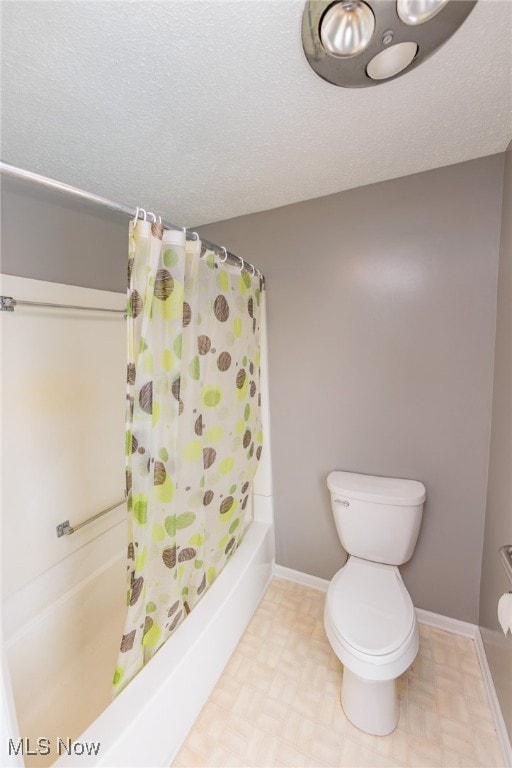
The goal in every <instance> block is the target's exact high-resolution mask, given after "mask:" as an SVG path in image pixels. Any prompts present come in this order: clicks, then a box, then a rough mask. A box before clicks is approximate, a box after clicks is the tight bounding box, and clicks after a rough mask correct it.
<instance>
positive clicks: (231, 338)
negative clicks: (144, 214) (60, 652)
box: [114, 221, 263, 694]
mask: <svg viewBox="0 0 512 768" xmlns="http://www.w3.org/2000/svg"><path fill="white" fill-rule="evenodd" d="M178 239H179V238H177V235H176V232H164V231H163V228H162V227H161V225H159V224H158V223H151V222H145V221H139V222H137V225H136V226H135V227H134V226H133V223H131V224H130V232H129V254H128V281H129V282H128V297H127V306H128V318H127V329H128V333H127V339H128V366H127V370H128V376H127V381H128V383H127V400H126V402H127V406H126V477H127V494H128V495H127V506H128V559H127V566H128V567H127V574H128V604H129V605H128V613H127V618H126V624H125V628H124V634H123V637H122V639H121V648H120V652H119V656H118V660H117V665H116V671H115V675H114V693H115V694H116V693H118V692H119V691H120V690H122V688H124V687H125V686H126V684H127V683H128V682H129V681H130V680H131V679H132V678H133V677H134V676H135V675H136V674H137V672H138V671H139V670H140V669H141V668H142V667H143V665H144V664H146V663H147V662H148V661H149V660H150V659H151V658H152V656H153V655H154V654H155V653H156V652H157V651H158V649H159V648H160V647H161V645H162V644H163V643H164V642H165V641H166V639H167V638H168V637H169V636H170V634H171V633H172V632H173V631H174V630H175V629H176V628H177V627H178V626H179V624H180V623H181V622H182V621H183V620H184V619H185V618H186V616H187V615H188V613H189V612H190V610H193V608H194V606H195V605H196V603H197V602H198V600H200V598H201V597H202V596H203V594H204V593H205V592H206V590H207V588H208V586H210V584H211V583H212V582H213V581H214V580H215V578H216V577H217V576H218V574H219V573H220V572H221V571H222V569H223V567H224V565H225V564H226V562H227V561H228V560H229V558H230V557H231V556H232V554H233V553H234V552H235V550H236V548H237V546H238V544H239V543H240V540H241V539H242V537H243V535H244V533H245V531H246V530H247V526H248V525H249V523H250V520H249V510H250V509H251V504H249V503H248V501H249V496H250V494H251V493H252V480H253V478H254V474H255V472H256V468H257V464H258V461H259V458H260V455H261V450H262V428H261V416H260V410H261V408H260V403H261V401H260V370H259V361H260V292H261V290H262V289H263V285H262V281H261V279H260V278H259V276H258V275H257V274H256V275H254V276H252V275H251V274H250V273H248V272H243V273H242V274H240V270H239V268H238V267H236V266H231V265H229V264H227V263H226V264H223V263H222V261H221V260H220V259H219V258H218V257H217V255H216V254H215V253H213V252H212V251H208V250H205V249H204V248H202V247H201V243H200V241H197V240H196V241H190V242H187V243H186V244H183V243H179V242H178Z"/></svg>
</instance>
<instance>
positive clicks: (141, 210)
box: [140, 208, 147, 221]
mask: <svg viewBox="0 0 512 768" xmlns="http://www.w3.org/2000/svg"><path fill="white" fill-rule="evenodd" d="M140 212H141V213H143V214H144V221H147V213H146V211H145V210H144V208H141V209H140Z"/></svg>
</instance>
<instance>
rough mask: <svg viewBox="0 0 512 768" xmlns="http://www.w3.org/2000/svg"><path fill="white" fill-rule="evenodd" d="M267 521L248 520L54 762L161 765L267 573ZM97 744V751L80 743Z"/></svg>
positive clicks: (191, 715) (176, 745)
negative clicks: (184, 611) (183, 616)
mask: <svg viewBox="0 0 512 768" xmlns="http://www.w3.org/2000/svg"><path fill="white" fill-rule="evenodd" d="M273 542H274V535H273V527H272V525H271V524H270V523H269V522H263V521H259V520H255V521H254V522H253V523H252V524H251V526H250V527H249V529H248V531H247V533H246V535H245V538H244V540H243V541H242V543H241V545H240V547H239V548H238V550H237V551H236V552H235V554H234V555H233V557H232V559H231V560H230V561H229V563H228V564H227V566H226V568H225V569H224V571H223V572H222V573H221V574H220V576H219V577H218V579H217V580H216V581H215V582H214V584H213V585H212V586H211V588H210V589H209V590H208V592H207V593H206V595H205V596H204V598H203V599H202V600H201V602H200V603H199V604H198V605H197V606H196V608H195V609H194V611H193V612H192V613H191V614H190V615H189V616H188V617H187V620H186V621H185V622H184V623H183V624H182V625H181V626H180V627H179V629H178V630H177V631H176V632H175V634H174V635H173V636H172V637H171V638H169V640H168V641H167V643H166V644H165V645H164V646H163V647H162V648H161V649H160V651H159V652H158V653H157V654H156V656H154V657H153V659H152V660H151V661H150V663H149V664H148V665H147V666H146V667H144V669H142V670H141V672H139V674H138V675H137V676H136V677H135V678H134V679H133V680H132V682H131V683H130V684H129V685H128V686H127V687H126V688H125V689H124V690H123V691H122V692H121V693H120V694H119V696H118V697H117V698H116V699H115V700H114V701H113V702H112V703H111V704H110V705H109V706H108V707H107V709H106V710H105V711H104V712H103V714H101V715H100V716H99V717H98V718H97V719H96V720H95V721H94V722H93V723H92V725H91V726H90V727H89V728H87V729H86V730H85V731H84V733H82V734H81V735H80V737H79V738H78V739H77V740H76V743H77V744H78V745H79V750H78V754H75V755H73V754H71V755H69V754H67V751H66V750H64V753H63V755H62V756H61V757H60V758H59V759H58V761H57V763H56V764H57V766H74V765H76V766H78V765H80V766H85V765H90V766H112V767H113V766H126V767H128V766H134V767H135V766H141V767H144V768H148V766H168V765H170V764H171V762H172V761H173V759H174V757H175V755H176V753H177V752H178V750H179V748H180V746H181V744H182V743H183V741H184V739H185V737H186V735H187V733H188V731H189V730H190V728H191V726H192V724H193V722H194V720H195V719H196V717H197V716H198V714H199V712H200V710H201V708H202V707H203V705H204V703H205V702H206V700H207V698H208V696H209V695H210V692H211V691H212V689H213V687H214V686H215V683H216V682H217V680H218V678H219V676H220V674H221V673H222V670H223V669H224V666H225V665H226V663H227V661H228V660H229V657H230V655H231V653H232V652H233V650H234V648H235V646H236V644H237V643H238V641H239V639H240V637H241V635H242V634H243V632H244V630H245V628H246V626H247V624H248V623H249V621H250V619H251V617H252V615H253V613H254V611H255V609H256V607H257V606H258V603H259V601H260V600H261V598H262V596H263V594H264V592H265V590H266V588H267V586H268V583H269V581H270V579H271V577H272V560H273V546H274V545H273ZM97 743H99V744H100V748H99V751H98V754H97V755H94V754H91V755H87V754H86V753H84V752H83V749H87V747H84V746H83V745H89V746H90V745H91V744H97Z"/></svg>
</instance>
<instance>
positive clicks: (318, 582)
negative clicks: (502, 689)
mask: <svg viewBox="0 0 512 768" xmlns="http://www.w3.org/2000/svg"><path fill="white" fill-rule="evenodd" d="M274 576H276V577H277V578H279V579H286V580H287V581H294V582H296V583H297V584H302V585H303V586H305V587H311V588H312V589H318V590H319V591H320V592H327V589H328V587H329V583H330V582H329V581H328V580H327V579H321V578H319V577H318V576H310V575H309V574H308V573H302V571H294V570H293V568H286V567H285V566H284V565H276V564H275V565H274ZM415 610H416V618H417V619H418V622H419V623H420V624H425V625H426V626H428V627H434V628H435V629H441V630H443V632H451V633H452V634H454V635H460V636H461V637H469V638H470V639H471V640H473V641H474V643H475V648H476V654H477V657H478V661H479V663H480V669H481V670H482V677H483V680H484V684H485V688H486V690H487V696H488V698H489V705H490V707H491V712H492V716H493V719H494V725H495V728H496V733H497V736H498V741H499V744H500V747H501V751H502V753H503V759H504V761H505V766H506V767H507V768H509V767H510V768H512V747H511V744H510V739H509V737H508V732H507V727H506V725H505V720H504V719H503V713H502V711H501V707H500V703H499V701H498V696H497V695H496V689H495V687H494V682H493V679H492V675H491V670H490V669H489V664H488V662H487V656H486V654H485V649H484V644H483V642H482V635H481V634H480V628H479V627H478V626H477V625H476V624H470V623H469V622H467V621H459V619H452V618H450V617H449V616H442V615H441V614H440V613H432V611H425V610H424V609H423V608H416V609H415Z"/></svg>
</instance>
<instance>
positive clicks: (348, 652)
mask: <svg viewBox="0 0 512 768" xmlns="http://www.w3.org/2000/svg"><path fill="white" fill-rule="evenodd" d="M327 485H328V488H329V490H330V492H331V504H332V510H333V514H334V521H335V523H336V529H337V531H338V535H339V537H340V540H341V543H342V545H343V547H344V548H345V550H346V551H347V552H348V554H349V558H348V560H347V562H346V563H345V565H344V566H343V568H342V569H341V570H340V571H338V572H337V573H336V575H335V576H334V578H333V580H332V581H331V583H330V585H329V589H328V591H327V598H326V601H325V614H324V623H325V630H326V633H327V637H328V638H329V642H330V644H331V646H332V649H333V651H334V653H335V654H336V656H337V657H338V658H339V660H340V661H341V662H342V664H343V679H342V684H341V703H342V706H343V709H344V711H345V714H346V715H347V717H348V718H349V720H351V721H352V722H353V723H354V725H356V726H357V727H358V728H360V729H361V730H362V731H366V733H372V734H375V735H377V736H385V735H386V734H388V733H391V731H393V730H394V729H395V728H396V725H397V723H398V694H397V690H396V680H397V678H398V677H399V676H400V675H401V674H402V673H403V672H405V670H406V669H407V668H408V667H409V666H410V665H411V664H412V662H413V661H414V658H415V657H416V654H417V653H418V645H419V640H418V626H417V623H416V615H415V612H414V606H413V604H412V600H411V598H410V596H409V593H408V592H407V589H406V588H405V585H404V582H403V580H402V577H401V575H400V571H399V570H398V566H399V565H401V564H402V563H405V562H407V560H409V558H410V557H411V556H412V553H413V551H414V547H415V546H416V541H417V539H418V533H419V530H420V525H421V517H422V514H423V503H424V501H425V486H424V485H423V483H420V482H418V481H416V480H398V479H394V478H390V477H373V476H371V475H358V474H354V473H353V472H331V474H330V475H329V476H328V478H327Z"/></svg>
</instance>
